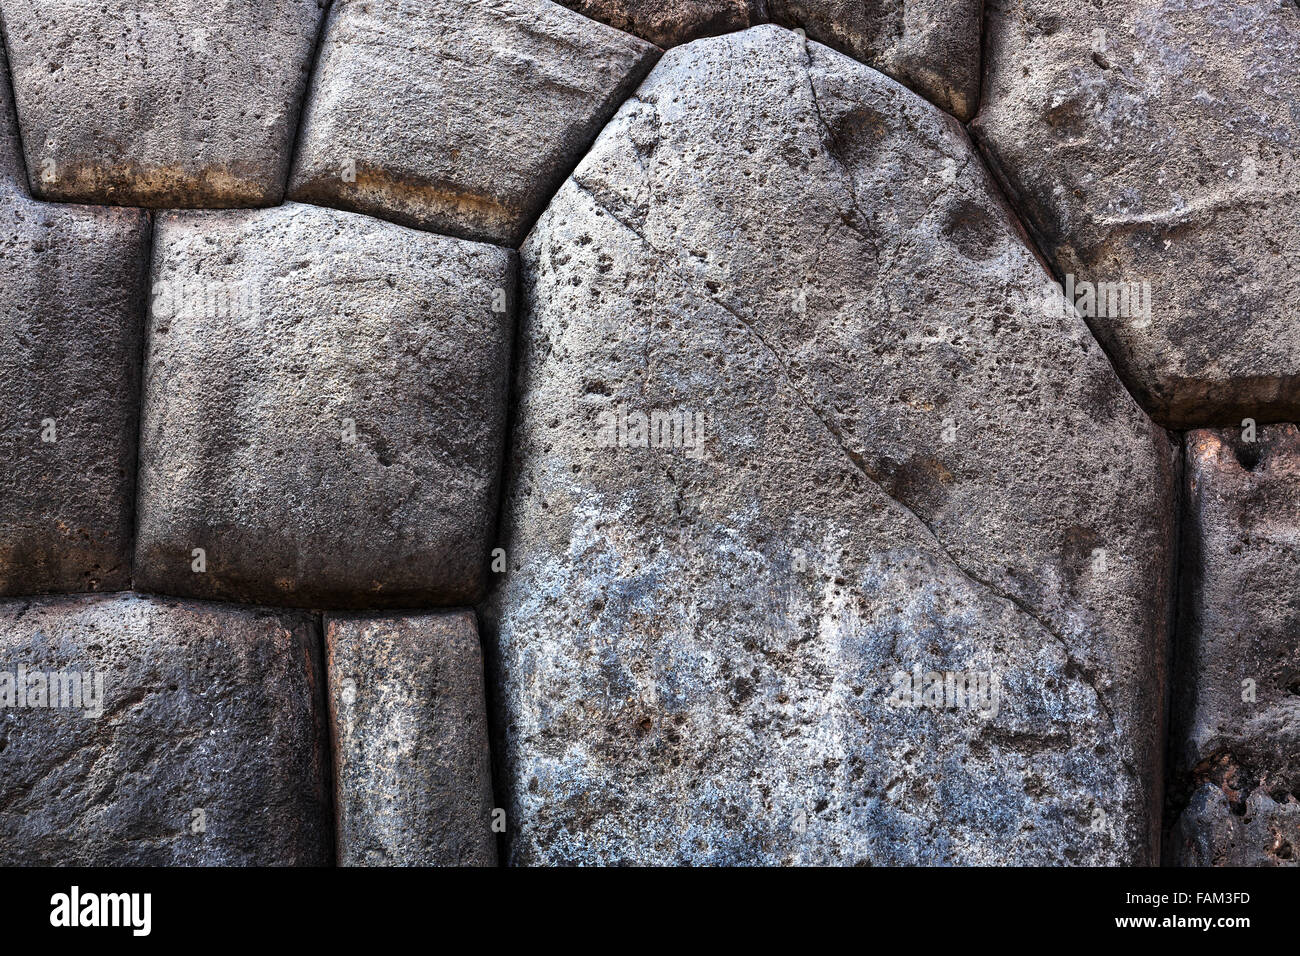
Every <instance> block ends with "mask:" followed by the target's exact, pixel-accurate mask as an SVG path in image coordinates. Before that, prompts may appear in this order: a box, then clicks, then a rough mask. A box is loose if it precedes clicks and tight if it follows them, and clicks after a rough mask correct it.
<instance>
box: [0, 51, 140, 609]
mask: <svg viewBox="0 0 1300 956" xmlns="http://www.w3.org/2000/svg"><path fill="white" fill-rule="evenodd" d="M4 65H5V64H4V58H3V53H2V52H0V72H2V71H3V70H4ZM14 130H15V125H14V122H13V106H12V104H11V103H10V100H9V92H8V89H7V86H6V84H0V289H3V295H0V594H24V593H36V592H44V591H95V590H99V589H101V588H103V589H108V590H113V589H118V588H124V587H127V586H128V584H129V583H130V548H131V514H132V510H133V501H132V497H133V493H134V487H135V434H136V427H137V422H138V420H139V386H140V340H141V320H142V313H143V309H144V289H145V282H146V275H145V261H146V259H147V257H148V250H149V220H148V216H147V215H146V214H144V213H141V212H139V211H137V210H123V209H93V208H90V207H82V206H48V205H44V204H42V203H36V202H32V201H31V200H30V199H28V198H27V196H26V195H25V192H24V190H23V187H22V165H21V159H20V157H19V155H18V143H17V137H16V135H15V134H14Z"/></svg>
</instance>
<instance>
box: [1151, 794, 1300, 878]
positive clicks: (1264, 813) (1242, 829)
mask: <svg viewBox="0 0 1300 956" xmlns="http://www.w3.org/2000/svg"><path fill="white" fill-rule="evenodd" d="M1170 852H1171V854H1172V856H1173V859H1172V862H1173V863H1174V864H1175V865H1177V866H1298V865H1300V802H1297V800H1296V798H1295V795H1294V794H1291V795H1287V796H1284V797H1283V798H1282V802H1281V803H1279V802H1277V801H1275V800H1273V798H1272V797H1270V796H1269V795H1268V794H1266V793H1265V792H1264V791H1262V790H1255V791H1254V792H1252V793H1251V794H1250V795H1249V796H1248V797H1246V798H1245V803H1244V806H1243V807H1242V809H1241V812H1240V813H1238V812H1236V811H1234V810H1233V808H1232V806H1231V805H1230V803H1229V800H1228V796H1227V795H1226V794H1225V793H1224V792H1223V791H1222V790H1221V789H1219V788H1218V787H1216V786H1215V785H1214V784H1212V783H1204V784H1202V785H1201V787H1200V789H1198V790H1197V791H1196V793H1195V794H1194V795H1193V797H1192V801H1191V803H1190V804H1189V805H1188V807H1187V809H1186V810H1184V811H1183V813H1182V815H1181V816H1180V817H1179V818H1178V822H1177V825H1176V827H1175V830H1174V835H1173V841H1172V844H1171V847H1170Z"/></svg>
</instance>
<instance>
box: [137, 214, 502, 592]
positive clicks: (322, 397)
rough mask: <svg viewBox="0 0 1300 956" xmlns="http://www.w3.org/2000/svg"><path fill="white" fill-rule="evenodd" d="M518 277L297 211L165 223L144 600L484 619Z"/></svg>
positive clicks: (436, 246)
mask: <svg viewBox="0 0 1300 956" xmlns="http://www.w3.org/2000/svg"><path fill="white" fill-rule="evenodd" d="M515 262H516V255H515V253H514V251H513V250H507V249H499V248H496V247H494V246H488V245H482V244H479V243H471V242H465V241H462V240H458V239H448V238H445V237H442V236H435V235H431V234H428V233H422V232H417V231H414V230H410V229H405V228H403V227H401V226H395V225H392V224H391V223H386V222H381V221H379V220H376V219H370V218H368V217H364V216H355V215H352V214H350V213H345V212H337V211H334V210H327V209H319V208H316V207H312V206H302V205H298V204H295V203H291V204H288V205H285V206H282V207H280V208H277V209H271V210H253V211H241V212H192V213H176V214H164V215H160V216H159V219H158V224H157V236H156V240H155V247H154V267H153V280H154V290H155V299H154V302H153V304H152V306H151V308H150V314H149V325H148V346H147V356H146V360H145V385H144V398H143V421H142V425H141V455H140V477H139V481H140V492H139V519H138V525H139V527H138V531H137V545H136V556H135V558H136V560H135V575H136V583H137V585H138V586H140V587H143V588H144V589H145V590H155V591H162V592H164V593H170V594H184V595H190V596H196V597H220V598H225V599H229V600H235V601H242V602H246V603H266V604H292V605H302V606H312V607H366V606H395V605H396V606H414V605H427V604H437V603H444V604H462V605H463V604H469V603H473V602H474V601H475V600H476V599H477V597H478V595H479V592H480V591H481V589H482V579H483V575H484V573H485V570H486V568H485V564H486V561H487V550H486V549H487V544H488V539H489V537H490V536H491V534H492V529H493V527H494V523H495V512H496V493H497V471H498V468H499V466H500V460H501V449H502V442H503V430H504V427H505V399H506V390H507V367H508V364H509V351H510V335H511V332H512V326H513V309H514V305H513V300H514V283H515ZM196 290H201V291H202V292H203V293H204V294H203V295H199V296H196V295H192V294H191V293H193V292H195V291H196ZM494 308H499V309H501V311H499V312H498V311H493V310H494ZM196 548H197V549H203V550H204V551H205V560H206V571H205V572H203V573H195V572H194V571H193V570H192V568H193V563H192V552H193V549H196Z"/></svg>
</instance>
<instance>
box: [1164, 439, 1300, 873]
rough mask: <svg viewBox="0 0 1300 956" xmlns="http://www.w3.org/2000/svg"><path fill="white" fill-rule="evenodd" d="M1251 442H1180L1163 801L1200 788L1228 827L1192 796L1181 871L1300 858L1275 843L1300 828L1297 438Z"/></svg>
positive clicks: (1182, 828)
mask: <svg viewBox="0 0 1300 956" xmlns="http://www.w3.org/2000/svg"><path fill="white" fill-rule="evenodd" d="M1255 438H1256V440H1255V441H1251V442H1247V441H1244V440H1243V435H1242V433H1241V432H1240V431H1208V430H1201V431H1193V432H1189V433H1188V435H1187V473H1186V474H1187V477H1186V480H1187V492H1186V496H1185V518H1184V521H1183V532H1182V537H1183V545H1182V560H1183V571H1182V576H1181V577H1182V589H1183V593H1182V607H1181V611H1180V613H1179V632H1180V633H1179V643H1178V646H1177V648H1176V651H1175V660H1176V662H1177V669H1176V672H1175V687H1176V688H1177V693H1176V696H1175V699H1174V709H1173V713H1174V720H1173V726H1172V746H1171V769H1172V772H1173V785H1172V786H1171V794H1170V796H1171V799H1172V800H1173V801H1174V802H1175V807H1176V806H1177V803H1178V802H1179V801H1186V800H1187V799H1188V797H1189V793H1191V792H1192V791H1194V790H1196V789H1197V788H1201V787H1203V786H1204V785H1205V783H1206V782H1207V781H1208V782H1209V783H1211V784H1213V785H1217V787H1218V788H1219V789H1220V793H1221V794H1222V796H1223V800H1222V803H1223V804H1224V805H1226V806H1228V807H1230V808H1231V813H1230V814H1229V815H1228V816H1225V815H1224V812H1223V808H1222V807H1220V801H1219V800H1217V799H1215V800H1200V801H1199V802H1198V801H1197V800H1196V799H1195V794H1194V793H1192V806H1190V807H1189V809H1188V810H1186V811H1184V812H1183V819H1181V820H1179V821H1178V822H1177V826H1176V830H1175V833H1174V839H1173V840H1172V841H1171V844H1170V852H1171V853H1172V854H1173V855H1174V858H1175V860H1177V861H1179V862H1195V863H1198V864H1207V863H1208V862H1214V863H1216V864H1217V863H1220V862H1232V861H1234V860H1241V861H1243V862H1244V861H1245V859H1246V857H1251V858H1252V859H1253V858H1254V857H1259V858H1260V859H1269V858H1271V859H1272V861H1273V862H1282V861H1286V860H1294V859H1295V858H1296V857H1295V855H1294V852H1292V853H1291V855H1287V851H1286V847H1285V846H1284V845H1283V844H1277V845H1276V846H1275V845H1274V840H1273V837H1272V836H1270V835H1269V834H1271V833H1272V829H1270V828H1274V829H1275V827H1273V823H1278V821H1286V820H1290V821H1291V823H1290V824H1289V825H1290V826H1291V828H1292V830H1293V831H1294V828H1295V826H1296V823H1297V820H1300V817H1298V816H1297V814H1298V813H1300V808H1297V805H1296V794H1297V793H1300V641H1298V640H1297V638H1300V428H1297V427H1296V426H1295V425H1273V426H1269V427H1266V428H1264V429H1262V430H1260V431H1259V433H1258V434H1257V435H1256V436H1255ZM1256 795H1259V800H1255V796H1256ZM1261 801H1262V802H1261ZM1275 805H1276V806H1275ZM1238 818H1250V819H1253V820H1255V821H1256V822H1255V824H1253V825H1248V824H1250V820H1249V819H1238ZM1266 820H1272V821H1273V823H1270V824H1267V825H1266V824H1265V823H1264V822H1263V821H1266ZM1278 825H1281V824H1280V823H1278ZM1290 846H1291V847H1292V848H1293V849H1300V844H1297V843H1296V842H1295V840H1294V839H1292V841H1291V843H1290ZM1243 854H1244V856H1243Z"/></svg>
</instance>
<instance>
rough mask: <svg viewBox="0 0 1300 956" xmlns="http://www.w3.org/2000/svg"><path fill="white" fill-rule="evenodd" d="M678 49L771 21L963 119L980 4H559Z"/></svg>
mask: <svg viewBox="0 0 1300 956" xmlns="http://www.w3.org/2000/svg"><path fill="white" fill-rule="evenodd" d="M560 2H562V3H563V4H564V5H565V6H566V7H572V8H573V9H574V10H577V11H579V12H580V13H584V14H586V15H587V16H589V17H592V18H594V19H596V20H600V21H601V22H602V23H608V24H610V25H611V26H615V27H618V28H619V29H620V30H627V31H629V32H630V33H635V34H636V35H637V36H641V37H645V38H646V39H647V40H650V41H651V42H652V43H657V44H659V45H660V46H665V47H667V46H676V45H677V44H679V43H685V42H687V41H688V40H694V39H697V38H699V37H706V36H715V35H717V34H720V33H730V32H732V31H735V30H742V29H744V28H745V27H749V26H756V25H757V24H760V23H763V22H765V21H768V20H771V21H772V22H773V23H779V24H781V25H783V26H788V27H797V28H799V29H802V30H804V31H805V32H806V33H807V35H808V36H810V37H812V38H813V39H814V40H817V41H820V42H821V43H825V44H828V45H829V46H832V47H834V48H835V49H837V50H839V51H841V52H843V53H847V54H849V55H850V56H852V57H854V58H856V59H858V60H860V61H862V62H863V63H865V64H867V65H868V66H871V67H874V68H875V69H877V70H880V71H881V72H882V73H886V74H888V75H889V76H891V77H893V78H894V79H896V80H898V81H899V82H900V83H903V84H905V85H906V86H908V87H910V88H911V89H912V90H914V91H916V92H917V93H919V94H921V95H922V96H924V97H925V98H926V99H928V100H929V101H930V102H932V103H934V104H936V105H937V106H939V107H941V108H943V109H945V110H947V111H948V112H950V113H952V114H953V115H954V116H956V117H957V118H958V119H961V120H963V121H965V120H968V119H970V118H971V116H972V115H973V114H974V112H975V107H976V106H977V105H978V103H979V94H980V19H981V13H982V3H981V0H560Z"/></svg>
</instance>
